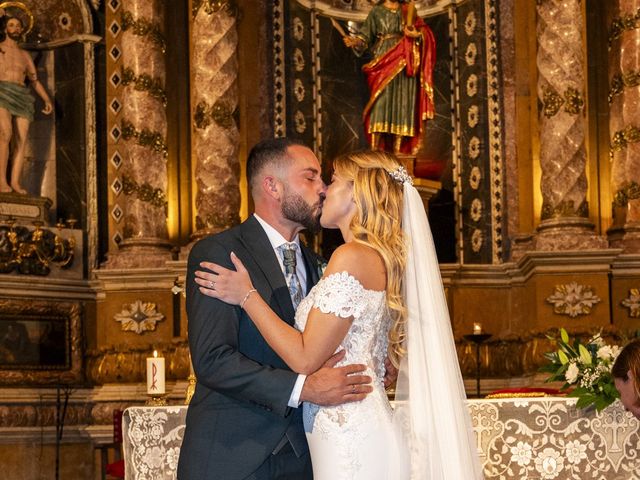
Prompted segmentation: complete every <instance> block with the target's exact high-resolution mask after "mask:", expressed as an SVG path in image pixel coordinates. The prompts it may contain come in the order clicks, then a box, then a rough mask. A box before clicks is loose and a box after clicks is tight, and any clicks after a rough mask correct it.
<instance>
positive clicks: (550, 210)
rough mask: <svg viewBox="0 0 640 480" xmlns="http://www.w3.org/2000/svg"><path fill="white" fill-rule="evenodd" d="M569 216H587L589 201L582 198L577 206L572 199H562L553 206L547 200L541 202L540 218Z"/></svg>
mask: <svg viewBox="0 0 640 480" xmlns="http://www.w3.org/2000/svg"><path fill="white" fill-rule="evenodd" d="M571 217H581V218H589V202H587V201H586V200H584V201H583V202H582V203H581V204H580V205H579V206H578V208H576V207H575V205H574V204H573V200H566V201H562V202H560V203H559V204H557V205H555V206H553V205H551V204H549V203H548V202H545V203H543V204H542V213H541V216H540V219H541V220H548V219H550V218H571Z"/></svg>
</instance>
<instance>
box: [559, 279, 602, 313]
mask: <svg viewBox="0 0 640 480" xmlns="http://www.w3.org/2000/svg"><path fill="white" fill-rule="evenodd" d="M601 301H602V299H601V298H600V297H598V296H597V295H596V294H595V293H594V291H593V287H591V286H589V285H578V284H577V283H576V282H571V283H568V284H566V285H556V286H555V288H554V291H553V293H552V294H551V295H550V296H549V297H547V303H550V304H552V305H553V311H554V313H557V314H559V315H568V316H569V317H571V318H575V317H577V316H578V315H589V314H590V313H591V309H592V308H593V307H594V305H596V304H597V303H600V302H601Z"/></svg>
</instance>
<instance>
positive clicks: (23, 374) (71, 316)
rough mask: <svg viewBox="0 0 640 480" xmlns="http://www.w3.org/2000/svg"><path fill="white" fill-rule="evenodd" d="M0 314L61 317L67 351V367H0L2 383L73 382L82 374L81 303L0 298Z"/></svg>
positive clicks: (47, 318)
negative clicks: (64, 329) (65, 335)
mask: <svg viewBox="0 0 640 480" xmlns="http://www.w3.org/2000/svg"><path fill="white" fill-rule="evenodd" d="M0 314H1V315H2V316H8V317H15V318H16V319H17V320H18V321H19V318H20V317H21V316H26V315H28V316H30V317H31V318H35V319H38V318H41V319H42V320H43V321H46V320H49V319H52V318H59V317H63V318H65V319H66V320H67V322H68V323H67V326H68V329H69V332H68V335H67V338H66V340H65V341H66V345H65V349H66V350H67V351H68V355H69V360H68V362H69V363H68V368H64V369H60V368H46V366H43V368H20V367H19V366H17V367H16V368H7V365H5V366H3V367H2V368H0V385H2V386H16V385H19V386H27V385H30V386H42V385H57V384H77V383H80V382H81V381H82V379H83V375H82V307H81V305H80V303H75V302H53V301H34V300H33V299H3V300H0Z"/></svg>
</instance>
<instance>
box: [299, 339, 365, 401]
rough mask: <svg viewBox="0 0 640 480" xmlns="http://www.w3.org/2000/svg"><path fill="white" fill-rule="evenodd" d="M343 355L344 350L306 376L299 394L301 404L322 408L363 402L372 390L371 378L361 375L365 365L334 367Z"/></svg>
mask: <svg viewBox="0 0 640 480" xmlns="http://www.w3.org/2000/svg"><path fill="white" fill-rule="evenodd" d="M344 355H345V352H344V350H341V351H339V352H338V353H336V354H335V355H333V356H332V357H331V358H330V359H329V360H327V361H326V362H325V364H324V365H323V366H322V368H320V369H319V370H318V371H316V372H315V373H312V374H311V375H309V376H307V379H306V380H305V382H304V386H303V387H302V393H301V394H300V401H301V402H311V403H315V404H316V405H324V406H330V405H340V404H342V403H347V402H357V401H359V400H363V399H364V397H366V396H367V394H369V393H370V392H371V391H372V390H373V388H372V387H371V377H370V376H368V375H362V374H361V372H363V371H364V370H366V368H367V366H366V365H362V364H353V365H345V366H342V367H336V366H335V365H336V364H337V363H338V362H339V361H340V360H342V359H343V358H344Z"/></svg>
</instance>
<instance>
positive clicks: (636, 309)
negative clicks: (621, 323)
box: [620, 288, 640, 318]
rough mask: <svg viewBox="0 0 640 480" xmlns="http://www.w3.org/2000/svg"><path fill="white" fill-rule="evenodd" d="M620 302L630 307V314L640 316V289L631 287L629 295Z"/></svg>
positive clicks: (635, 316) (632, 316) (633, 316)
mask: <svg viewBox="0 0 640 480" xmlns="http://www.w3.org/2000/svg"><path fill="white" fill-rule="evenodd" d="M620 303H621V304H622V306H623V307H627V308H628V309H629V316H630V317H631V318H638V317H640V289H637V288H632V289H630V290H629V296H628V297H627V298H625V299H624V300H622V302H620Z"/></svg>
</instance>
